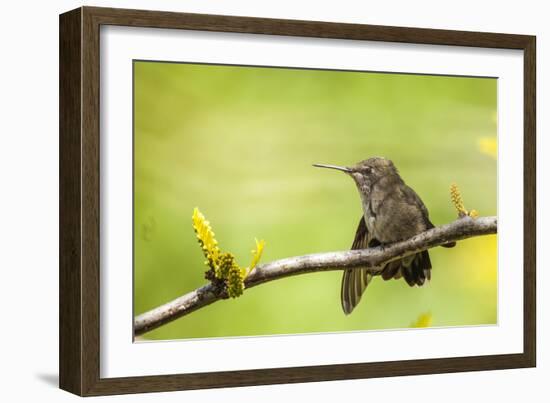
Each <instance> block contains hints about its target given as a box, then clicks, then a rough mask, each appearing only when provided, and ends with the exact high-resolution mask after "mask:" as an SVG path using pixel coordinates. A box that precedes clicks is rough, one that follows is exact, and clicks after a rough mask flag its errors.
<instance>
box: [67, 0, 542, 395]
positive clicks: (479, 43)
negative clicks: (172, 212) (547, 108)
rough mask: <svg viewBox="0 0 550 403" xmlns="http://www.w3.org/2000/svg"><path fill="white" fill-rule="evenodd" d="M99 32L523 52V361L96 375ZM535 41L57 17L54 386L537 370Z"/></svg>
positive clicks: (164, 17)
mask: <svg viewBox="0 0 550 403" xmlns="http://www.w3.org/2000/svg"><path fill="white" fill-rule="evenodd" d="M101 25H123V26H134V27H155V28H175V29H187V30H204V31H217V32H240V33H254V34H271V35H288V36H303V37H319V38H341V39H354V40H370V41H384V42H403V43H421V44H436V45H459V46H474V47H481V48H505V49H521V50H523V52H524V160H525V166H524V172H525V173H524V198H525V200H524V205H525V209H524V245H523V246H524V350H523V353H521V354H504V355H491V356H475V357H456V358H441V359H422V360H409V361H394V362H376V363H360V364H343V365H324V366H308V367H293V368H278V369H257V370H247V371H228V372H210V373H194V374H174V375H158V376H143V377H128V378H100V372H99V367H100V366H99V360H100V358H99V357H100V356H99V330H100V329H99V326H100V320H99V289H100V288H99V286H100V278H99V239H100V232H99V214H100V212H99V190H100V187H99V186H100V172H99V85H100V84H99V28H100V26H101ZM535 43H536V42H535V37H534V36H527V35H509V34H496V33H483V32H461V31H447V30H435V29H419V28H402V27H389V26H375V25H356V24H339V23H328V22H313V21H295V20H275V19H265V18H249V17H229V16H219V15H204V14H184V13H171V12H158V11H143V10H122V9H109V8H95V7H82V8H78V9H76V10H73V11H70V12H67V13H65V14H62V15H61V16H60V59H59V62H60V87H59V91H60V251H59V252H60V256H59V258H60V274H59V286H60V287H59V302H60V307H59V323H60V343H59V372H60V376H59V380H60V382H59V383H60V387H61V388H62V389H65V390H67V391H69V392H72V393H75V394H78V395H81V396H91V395H108V394H120V393H136V392H155V391H168V390H183V389H198V388H214V387H228V386H245V385H261V384H276V383H293V382H311V381H326V380H339V379H355V378H369V377H386V376H397V375H413V374H430V373H447V372H458V371H479V370H494V369H505V368H521V367H533V366H535V363H536V349H535V344H536V318H535V301H536V296H535V263H536V262H535V252H536V250H535V248H536V246H535V237H536V229H535V228H536V217H535V207H536V205H535V203H536V201H535V195H536V188H535V186H536V185H535V179H536V172H535V166H536V164H535V156H536V155H535V112H536V105H535V102H536V94H535V88H536V87H535V71H536V68H535V60H536V56H535V52H536V50H535Z"/></svg>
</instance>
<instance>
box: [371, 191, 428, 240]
mask: <svg viewBox="0 0 550 403" xmlns="http://www.w3.org/2000/svg"><path fill="white" fill-rule="evenodd" d="M384 182H385V181H381V182H379V183H378V184H376V185H375V186H373V187H372V189H369V191H368V192H361V195H362V197H361V199H362V200H361V201H362V207H363V215H364V217H365V224H366V226H367V229H368V231H369V236H370V237H371V238H374V239H377V240H378V241H379V242H381V243H392V242H397V241H401V240H403V239H407V238H410V237H413V236H414V235H416V234H418V233H420V232H423V231H425V230H427V229H428V228H431V226H432V225H431V223H430V222H429V219H428V217H427V210H426V209H425V207H424V205H423V203H422V201H421V200H420V198H419V197H418V196H417V195H416V193H414V191H413V190H412V189H410V188H409V187H408V186H407V185H405V184H404V183H403V182H401V183H384ZM410 192H413V193H414V195H411V194H409V193H410Z"/></svg>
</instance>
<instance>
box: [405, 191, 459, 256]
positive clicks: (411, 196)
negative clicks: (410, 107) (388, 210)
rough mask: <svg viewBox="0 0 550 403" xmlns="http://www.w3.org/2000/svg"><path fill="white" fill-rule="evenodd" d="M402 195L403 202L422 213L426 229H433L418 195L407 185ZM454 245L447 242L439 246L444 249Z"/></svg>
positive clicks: (426, 210) (454, 243)
mask: <svg viewBox="0 0 550 403" xmlns="http://www.w3.org/2000/svg"><path fill="white" fill-rule="evenodd" d="M403 193H404V195H405V200H406V201H407V203H409V204H412V205H416V206H418V207H419V208H420V211H422V215H423V216H424V220H425V222H426V229H431V228H434V225H433V224H432V222H431V221H430V217H429V212H428V209H427V208H426V205H425V204H424V202H423V201H422V199H421V198H420V196H418V193H416V192H415V191H414V189H413V188H411V187H409V186H407V185H405V187H404V189H403ZM455 245H456V242H449V243H446V244H443V245H441V246H442V247H444V248H452V247H454V246H455Z"/></svg>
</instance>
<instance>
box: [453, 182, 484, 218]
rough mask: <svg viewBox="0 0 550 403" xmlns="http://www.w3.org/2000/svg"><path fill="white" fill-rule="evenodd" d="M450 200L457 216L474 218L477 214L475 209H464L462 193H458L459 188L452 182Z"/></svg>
mask: <svg viewBox="0 0 550 403" xmlns="http://www.w3.org/2000/svg"><path fill="white" fill-rule="evenodd" d="M451 201H452V203H453V206H455V208H456V211H457V212H458V216H459V217H465V216H470V217H472V218H475V217H477V216H478V215H479V214H478V212H477V211H476V210H470V211H468V210H466V207H465V206H464V202H463V201H462V195H461V194H460V190H459V189H458V186H457V185H456V183H453V184H452V185H451Z"/></svg>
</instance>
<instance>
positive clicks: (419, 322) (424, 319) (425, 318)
mask: <svg viewBox="0 0 550 403" xmlns="http://www.w3.org/2000/svg"><path fill="white" fill-rule="evenodd" d="M432 319H433V318H432V314H431V313H430V312H426V313H423V314H421V315H420V316H419V317H418V318H417V319H416V320H415V321H414V322H413V323H411V326H410V327H430V326H431V325H432Z"/></svg>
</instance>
